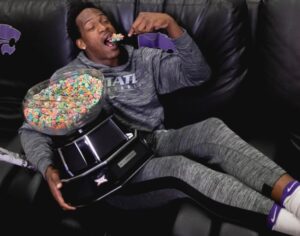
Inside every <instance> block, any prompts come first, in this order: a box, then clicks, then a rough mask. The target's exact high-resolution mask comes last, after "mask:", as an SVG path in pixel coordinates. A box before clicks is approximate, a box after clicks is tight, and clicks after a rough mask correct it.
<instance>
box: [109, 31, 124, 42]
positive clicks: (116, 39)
mask: <svg viewBox="0 0 300 236" xmlns="http://www.w3.org/2000/svg"><path fill="white" fill-rule="evenodd" d="M123 39H124V35H123V34H116V33H113V34H112V37H111V42H112V43H116V42H119V41H122V40H123Z"/></svg>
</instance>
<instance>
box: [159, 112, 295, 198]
mask: <svg viewBox="0 0 300 236" xmlns="http://www.w3.org/2000/svg"><path fill="white" fill-rule="evenodd" d="M154 149H155V151H156V152H157V154H158V155H159V156H166V155H184V156H187V157H188V158H191V159H193V160H195V161H197V162H200V163H203V164H205V165H217V166H218V167H219V168H221V169H222V170H223V171H224V172H225V173H228V174H229V175H232V176H234V177H235V178H237V179H238V180H240V181H241V182H243V183H245V184H246V185H248V186H250V187H251V188H253V189H255V190H257V191H259V192H264V193H265V194H266V195H267V196H271V195H272V197H273V198H274V200H277V201H278V200H279V199H280V196H281V194H282V191H283V188H284V186H285V185H286V184H287V183H288V182H290V181H291V180H293V179H292V178H291V177H290V176H288V175H287V174H286V171H285V170H283V169H282V168H281V167H280V166H278V165H277V164H276V163H275V162H273V161H272V160H271V159H270V158H268V157H266V156H265V155H264V154H263V153H261V152H259V151H258V150H257V149H255V148H254V147H252V146H251V145H249V144H248V143H247V142H245V141H244V140H242V139H241V138H240V137H239V136H238V135H237V134H235V133H234V132H233V131H232V130H230V129H229V128H228V127H227V126H226V125H225V124H224V123H223V122H222V121H221V120H219V119H217V118H210V119H207V120H204V121H202V122H199V123H196V124H193V125H189V126H186V127H183V128H180V129H178V130H166V131H158V132H156V133H155V144H154ZM276 183H277V184H276ZM274 186H275V188H274ZM264 190H266V191H264Z"/></svg>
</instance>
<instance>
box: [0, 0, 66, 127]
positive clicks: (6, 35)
mask: <svg viewBox="0 0 300 236" xmlns="http://www.w3.org/2000/svg"><path fill="white" fill-rule="evenodd" d="M66 2H67V1H61V0H41V1H30V0H23V1H18V0H0V34H1V35H0V39H2V41H3V42H4V43H1V46H0V47H1V51H0V68H1V70H0V124H1V126H0V131H2V132H4V131H7V132H15V131H16V129H17V128H18V127H19V126H20V124H21V122H22V112H21V110H22V109H21V101H22V99H23V97H24V95H25V93H26V91H27V89H28V88H30V87H31V86H32V85H33V84H35V83H37V82H40V81H42V80H45V79H47V78H48V77H49V76H50V75H51V74H52V73H53V72H54V70H55V69H57V68H59V67H61V66H63V65H64V64H66V63H67V62H68V61H69V60H70V59H71V56H72V46H71V44H70V41H69V40H68V37H67V33H66V30H65V25H66V24H65V19H66V14H65V13H66V4H67V3H66ZM1 25H2V26H1ZM4 27H5V28H4ZM8 27H12V28H10V29H7V28H8ZM18 32H19V33H18ZM16 34H18V38H15V37H13V36H14V35H16ZM17 39H18V40H17ZM13 48H14V51H13V50H12V49H13ZM12 51H13V52H12ZM7 52H10V53H7Z"/></svg>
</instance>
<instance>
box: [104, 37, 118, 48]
mask: <svg viewBox="0 0 300 236" xmlns="http://www.w3.org/2000/svg"><path fill="white" fill-rule="evenodd" d="M104 44H105V45H106V46H108V47H110V48H111V47H115V46H116V44H115V43H113V42H112V41H111V37H109V38H107V39H105V41H104Z"/></svg>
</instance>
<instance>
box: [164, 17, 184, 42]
mask: <svg viewBox="0 0 300 236" xmlns="http://www.w3.org/2000/svg"><path fill="white" fill-rule="evenodd" d="M166 30H167V32H168V35H169V37H170V38H172V39H177V38H179V37H180V36H181V35H182V34H183V30H182V28H181V27H180V26H179V25H178V24H177V22H176V21H175V20H174V19H173V18H172V17H171V16H169V22H168V26H167V29H166Z"/></svg>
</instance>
